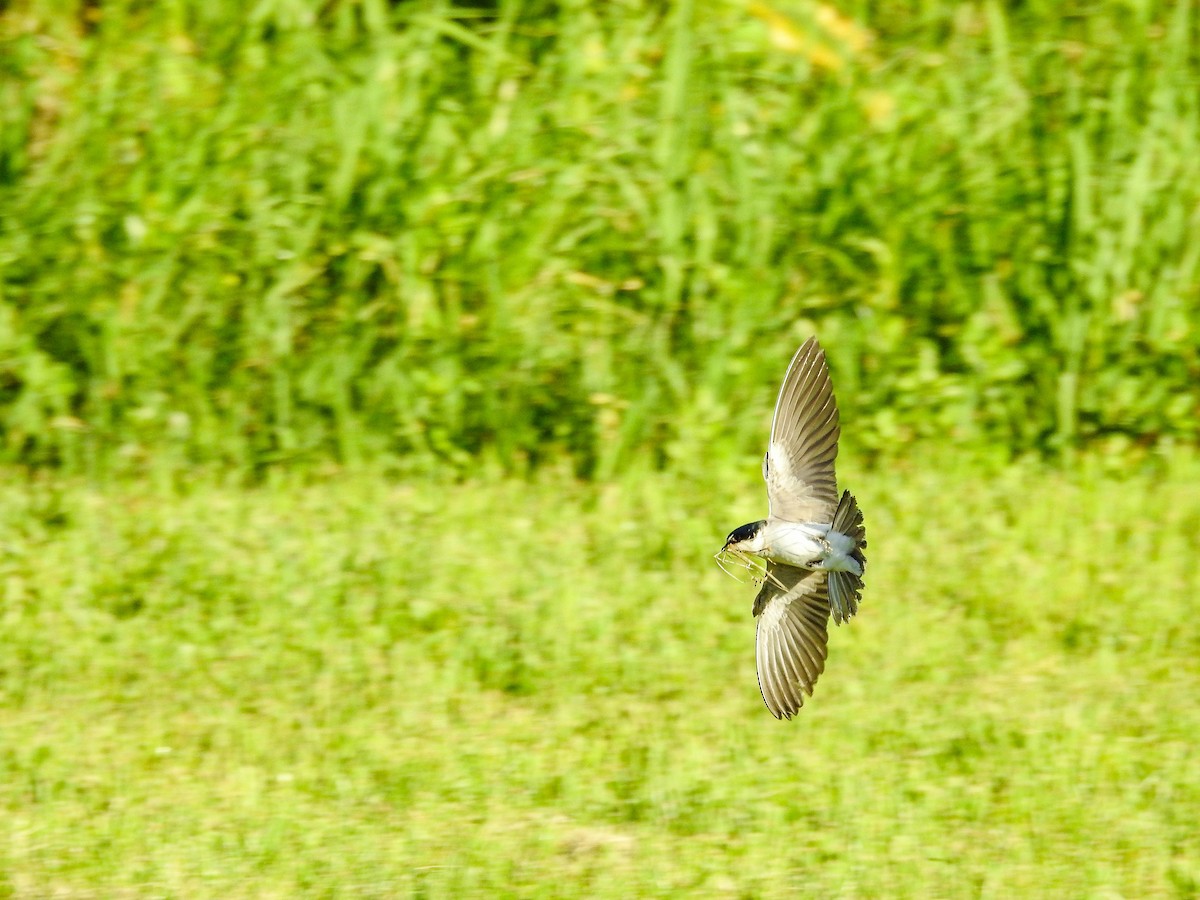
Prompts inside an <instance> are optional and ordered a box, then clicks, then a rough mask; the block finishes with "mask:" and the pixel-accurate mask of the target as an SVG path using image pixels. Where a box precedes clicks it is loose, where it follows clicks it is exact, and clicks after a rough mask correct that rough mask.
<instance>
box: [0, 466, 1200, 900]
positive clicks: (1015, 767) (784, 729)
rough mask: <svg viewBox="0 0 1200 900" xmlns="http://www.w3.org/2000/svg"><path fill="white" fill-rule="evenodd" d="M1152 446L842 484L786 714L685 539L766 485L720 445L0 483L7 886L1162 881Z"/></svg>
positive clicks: (673, 892)
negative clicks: (420, 466) (798, 700)
mask: <svg viewBox="0 0 1200 900" xmlns="http://www.w3.org/2000/svg"><path fill="white" fill-rule="evenodd" d="M1175 455H1177V456H1178V457H1179V464H1178V465H1175V464H1170V465H1166V466H1163V465H1158V466H1157V468H1156V469H1155V471H1153V472H1146V473H1141V472H1139V473H1137V474H1135V475H1132V476H1131V475H1130V474H1129V473H1128V472H1121V473H1120V475H1119V476H1116V477H1114V476H1112V475H1103V474H1102V473H1099V472H1085V473H1080V474H1072V475H1071V476H1070V477H1069V478H1068V477H1064V476H1063V475H1062V474H1061V473H1057V472H1055V471H1047V470H1046V468H1045V467H1042V466H1040V465H1034V464H1026V463H1024V462H1023V463H1022V464H1019V465H1015V466H1012V467H1007V468H1000V469H997V470H994V471H987V470H982V469H981V468H980V467H979V466H978V465H976V464H974V463H972V464H970V465H965V466H964V465H963V464H961V463H960V462H956V461H955V460H954V454H951V453H946V454H944V455H943V456H942V457H941V459H940V460H937V461H938V462H941V463H943V465H941V466H937V465H935V464H934V461H933V460H928V459H921V460H917V461H914V462H915V463H916V464H912V462H910V461H906V460H894V461H893V464H892V465H890V466H888V467H886V468H885V467H880V468H879V469H878V470H877V471H876V472H875V473H874V476H873V477H871V478H866V479H860V478H852V480H851V481H850V486H851V487H853V488H854V490H855V491H856V492H858V494H859V497H860V499H861V500H862V503H863V508H864V509H865V510H866V513H867V515H868V517H869V518H868V527H869V530H870V535H871V553H870V564H869V566H868V569H867V590H866V592H865V594H864V596H863V606H862V609H861V611H860V613H859V615H858V616H857V617H856V618H855V619H854V620H853V621H852V622H851V623H850V624H848V625H846V626H844V627H842V628H836V629H834V628H832V627H831V632H832V633H831V634H830V641H829V661H828V665H827V667H826V670H825V674H824V675H822V676H821V680H820V681H819V682H818V684H817V686H816V691H815V695H814V696H813V697H812V699H811V700H810V701H809V702H807V703H805V706H804V709H803V710H802V711H801V713H800V716H799V717H798V718H797V719H795V720H793V721H791V722H776V721H775V720H774V719H773V718H771V715H770V713H769V712H767V710H766V707H765V706H764V705H763V703H762V699H761V698H760V696H759V693H758V687H757V685H756V684H755V670H754V621H753V619H752V618H751V617H750V605H751V598H752V597H753V595H754V591H753V589H752V588H751V587H750V586H749V585H738V584H736V583H735V582H733V581H731V580H729V579H727V578H726V577H725V576H724V575H722V574H721V573H720V572H719V571H718V570H717V568H716V566H715V565H711V564H709V565H700V564H699V562H700V561H703V562H708V559H707V557H708V554H710V553H711V552H712V551H713V550H714V549H716V547H718V546H720V540H721V537H722V536H723V535H724V534H725V533H726V531H727V530H728V529H729V528H730V527H731V525H732V524H734V523H737V522H740V521H744V519H741V518H738V517H736V516H735V515H731V514H730V510H731V509H733V508H734V507H738V508H739V512H740V513H745V515H746V517H747V518H749V517H751V516H754V515H758V514H759V510H760V509H761V506H760V504H761V498H760V497H759V496H753V497H752V496H749V495H747V492H746V490H745V487H746V478H745V474H744V473H738V472H737V471H736V470H735V469H734V468H732V467H729V466H718V467H714V468H713V469H711V470H707V471H705V472H702V473H700V475H699V477H690V476H689V477H683V476H681V475H680V474H678V473H677V472H674V471H670V472H663V473H651V474H649V475H647V474H646V473H644V472H642V471H639V467H631V470H630V471H629V472H628V473H624V474H623V476H622V478H621V479H620V485H619V486H614V485H610V484H581V483H580V482H579V481H578V480H577V479H574V478H569V477H563V476H562V474H561V473H556V472H551V471H549V467H544V470H543V471H542V472H539V473H536V474H535V475H534V477H533V478H529V479H514V478H504V479H494V480H489V479H487V478H482V479H481V478H475V479H471V481H470V483H468V484H465V485H447V484H446V483H445V482H444V480H442V479H436V480H434V481H433V483H427V482H426V481H425V480H424V479H413V480H412V482H411V483H408V484H403V485H400V486H397V485H396V483H395V480H394V479H388V480H385V479H382V478H379V477H374V476H369V475H368V476H364V475H363V474H361V473H354V474H345V473H339V474H338V475H337V477H336V478H335V479H326V480H324V481H322V480H321V479H319V478H318V479H313V481H315V482H316V483H314V484H310V485H307V486H300V485H297V484H296V483H295V482H296V481H299V480H300V479H297V478H289V477H288V474H287V473H280V474H279V475H278V476H277V478H278V481H279V482H281V483H280V484H279V485H278V486H277V485H274V484H269V485H267V486H264V487H263V488H261V489H259V490H229V489H214V488H213V487H212V486H211V485H206V484H204V483H200V484H196V483H195V482H194V481H193V482H191V483H190V484H189V489H188V490H186V491H182V492H180V491H158V490H156V489H154V488H148V487H144V486H141V487H139V486H131V485H130V484H129V482H127V481H125V482H121V483H117V484H115V485H105V486H104V487H103V488H102V489H101V490H95V489H88V488H85V487H81V486H79V484H78V483H77V480H72V479H67V478H63V477H61V476H55V477H53V478H42V479H36V480H35V479H29V480H22V479H19V478H18V479H12V478H4V479H0V614H2V615H3V624H4V627H3V629H0V720H2V721H3V723H4V726H3V727H4V743H3V746H2V747H0V821H3V823H4V835H5V839H4V840H0V896H3V897H6V898H13V900H45V898H51V897H68V898H79V897H82V898H109V897H114V898H149V897H172V898H174V897H179V898H187V900H242V898H248V900H251V898H252V900H261V898H264V897H278V898H326V897H338V898H341V897H347V898H355V900H359V898H362V900H368V898H370V900H396V898H409V897H426V898H431V900H441V898H446V900H450V898H454V900H460V898H461V900H491V898H516V897H520V898H533V900H537V898H554V900H560V898H587V900H626V898H629V897H638V898H678V897H703V898H724V897H729V898H750V897H753V898H758V900H794V898H797V897H886V898H926V897H946V898H964V897H1005V898H1007V897H1021V898H1025V897H1036V898H1049V897H1072V898H1073V897H1094V898H1100V897H1136V898H1143V897H1144V898H1163V900H1194V898H1195V897H1196V896H1197V894H1198V893H1200V830H1198V829H1197V828H1196V809H1197V808H1198V807H1200V766H1197V765H1196V753H1195V747H1196V734H1197V733H1200V705H1197V703H1196V697H1197V695H1198V694H1200V663H1198V662H1197V661H1198V660H1200V630H1197V628H1196V627H1195V607H1196V599H1195V598H1197V597H1200V570H1197V567H1196V565H1195V560H1196V557H1197V554H1200V493H1197V492H1196V491H1195V489H1194V488H1195V484H1196V483H1197V480H1200V462H1198V461H1197V460H1196V459H1195V458H1194V456H1192V457H1190V458H1189V457H1188V456H1187V455H1186V454H1183V453H1179V454H1175ZM1155 459H1156V461H1157V462H1160V463H1161V461H1162V457H1157V456H1156V457H1155ZM1094 463H1095V460H1094V459H1090V458H1089V459H1084V460H1083V464H1082V465H1081V466H1080V468H1084V467H1092V468H1095V466H1094ZM985 471H987V474H988V476H989V477H981V475H982V474H983V473H984V472H985ZM9 474H12V473H9ZM1164 496H1166V497H1169V498H1171V499H1170V501H1169V502H1164V501H1163V498H1164ZM735 498H741V499H735ZM497 510H502V511H504V514H501V515H498V514H497ZM564 510H569V512H570V515H567V516H564ZM1064 511H1069V515H1064ZM447 522H450V523H454V525H455V527H453V528H446V527H442V526H443V524H444V523H447ZM548 535H553V538H554V539H555V540H556V541H557V542H558V543H557V545H556V546H557V547H558V548H561V549H562V550H564V551H565V552H552V553H548V552H547V541H548V537H547V536H548ZM714 545H715V546H714ZM931 557H933V558H935V560H936V565H931V564H930V559H931ZM1018 575H1019V577H1016V576H1018Z"/></svg>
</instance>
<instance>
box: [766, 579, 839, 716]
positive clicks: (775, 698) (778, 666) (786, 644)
mask: <svg viewBox="0 0 1200 900" xmlns="http://www.w3.org/2000/svg"><path fill="white" fill-rule="evenodd" d="M754 614H755V615H756V616H758V634H757V640H756V656H757V662H758V687H759V690H760V691H761V692H762V696H763V700H764V701H765V702H766V704H767V709H769V710H770V711H771V714H772V715H774V716H775V718H777V719H778V718H781V717H782V718H788V719H790V718H791V717H792V716H794V715H795V714H796V713H797V712H799V710H800V707H801V706H803V705H804V694H808V695H809V696H812V691H813V685H815V684H816V683H817V678H818V677H820V675H821V673H822V672H824V671H825V657H826V649H825V645H826V642H827V641H828V639H829V631H828V620H829V594H828V583H827V581H826V573H825V572H824V571H823V570H821V569H815V570H809V569H800V568H796V567H794V566H785V565H780V564H778V563H774V562H768V563H767V571H766V577H765V578H764V580H763V585H762V589H761V590H760V591H759V592H758V596H757V597H756V598H755V601H754Z"/></svg>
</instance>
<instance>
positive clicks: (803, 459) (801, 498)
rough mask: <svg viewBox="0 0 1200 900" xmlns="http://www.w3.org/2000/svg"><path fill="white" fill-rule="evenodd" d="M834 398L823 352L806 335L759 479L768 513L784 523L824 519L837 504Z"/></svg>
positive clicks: (786, 380) (778, 406) (782, 394)
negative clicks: (763, 482)
mask: <svg viewBox="0 0 1200 900" xmlns="http://www.w3.org/2000/svg"><path fill="white" fill-rule="evenodd" d="M840 434H841V429H840V426H839V424H838V409H837V401H836V400H835V399H834V396H833V384H832V382H831V381H830V380H829V366H828V365H826V363H825V351H824V350H822V349H821V345H820V344H818V343H817V339H816V338H809V339H808V340H807V341H805V342H804V345H803V346H802V347H801V348H800V349H799V350H797V351H796V355H795V356H793V357H792V362H791V365H789V366H788V370H787V374H786V375H784V376H783V384H782V385H781V386H780V388H779V398H778V399H777V400H776V401H775V416H774V418H773V419H772V420H771V443H770V444H769V445H768V447H767V455H766V457H765V458H764V459H763V478H765V479H766V482H767V500H768V501H769V503H770V508H771V515H772V516H775V517H776V518H780V519H784V520H786V521H788V522H828V521H829V519H830V517H831V516H832V515H833V511H834V509H835V508H836V507H837V500H838V497H837V478H836V476H835V474H834V460H835V459H836V458H837V450H838V437H839V435H840Z"/></svg>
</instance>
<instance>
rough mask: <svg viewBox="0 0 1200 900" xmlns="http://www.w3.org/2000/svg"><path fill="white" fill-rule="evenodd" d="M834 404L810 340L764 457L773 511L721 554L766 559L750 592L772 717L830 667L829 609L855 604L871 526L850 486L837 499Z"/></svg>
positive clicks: (837, 616) (796, 704)
mask: <svg viewBox="0 0 1200 900" xmlns="http://www.w3.org/2000/svg"><path fill="white" fill-rule="evenodd" d="M840 433H841V428H840V426H839V423H838V409H837V401H836V400H835V399H834V397H833V384H832V383H831V382H830V380H829V367H828V366H827V365H826V363H825V351H824V350H822V349H821V345H820V344H818V343H817V339H816V338H815V337H811V338H809V339H808V340H807V341H805V342H804V345H803V346H802V347H801V348H800V349H799V350H797V351H796V355H795V356H794V357H792V364H791V365H790V366H788V370H787V374H786V375H784V377H783V386H782V387H781V388H780V389H779V400H778V401H777V402H776V403H775V417H774V419H773V420H772V422H771V442H770V444H768V446H767V455H766V456H765V457H764V458H763V478H764V479H765V480H766V482H767V502H768V504H769V506H768V512H767V518H765V519H762V520H760V521H758V522H751V523H750V524H748V525H743V526H742V527H740V528H735V529H734V530H733V531H731V532H730V533H729V537H727V538H726V539H725V546H724V547H722V548H721V553H719V554H717V555H718V558H720V557H721V556H723V554H725V553H732V554H733V555H734V556H736V557H737V558H738V559H740V560H741V561H742V562H743V563H745V564H746V565H747V566H748V565H750V557H759V558H761V559H763V560H765V562H766V568H765V571H764V572H763V581H762V588H761V589H760V590H759V592H758V596H757V597H755V598H754V615H755V616H756V617H757V618H758V637H757V657H758V687H759V689H760V690H761V691H762V695H763V700H765V701H766V704H767V709H769V710H770V711H771V713H772V714H773V715H774V716H775V718H777V719H778V718H780V717H783V718H787V719H790V718H791V717H792V716H794V715H795V714H796V713H797V712H799V710H800V707H801V706H803V705H804V696H803V695H804V694H808V695H809V696H810V697H811V696H812V690H813V685H814V684H816V682H817V678H818V677H819V676H820V674H821V673H822V672H824V671H825V656H826V650H825V645H826V642H827V641H828V639H829V634H828V631H827V628H826V626H827V623H828V619H829V616H830V614H831V613H832V615H833V621H834V622H836V623H837V624H839V625H840V624H841V623H842V622H844V621H845V620H846V619H849V618H850V617H851V616H853V615H854V614H855V613H856V612H857V611H858V604H859V601H860V600H861V599H862V586H863V582H862V575H863V570H864V569H865V568H866V565H867V560H866V557H864V556H863V552H862V551H863V548H864V547H866V546H867V542H866V529H865V528H863V516H862V513H861V512H860V511H859V509H858V504H857V503H856V502H855V500H854V497H853V496H852V495H851V494H850V492H849V491H845V492H844V493H843V494H842V495H841V497H840V498H839V497H838V492H837V478H836V476H835V475H834V460H835V459H836V458H837V449H838V436H839V435H840Z"/></svg>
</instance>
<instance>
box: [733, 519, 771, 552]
mask: <svg viewBox="0 0 1200 900" xmlns="http://www.w3.org/2000/svg"><path fill="white" fill-rule="evenodd" d="M766 526H767V520H766V519H759V520H758V521H757V522H751V523H750V524H749V525H742V526H741V527H739V528H735V529H733V531H731V532H729V537H727V538H725V547H724V549H726V550H728V549H730V548H731V547H732V548H733V549H735V550H736V549H738V545H739V544H749V545H750V546H749V547H747V548H745V549H749V550H753V549H757V548H754V546H753V543H754V539H755V538H756V537H758V536H759V534H761V533H762V530H763V529H764V528H766Z"/></svg>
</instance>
